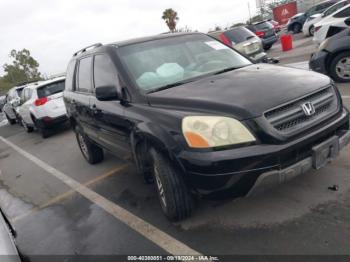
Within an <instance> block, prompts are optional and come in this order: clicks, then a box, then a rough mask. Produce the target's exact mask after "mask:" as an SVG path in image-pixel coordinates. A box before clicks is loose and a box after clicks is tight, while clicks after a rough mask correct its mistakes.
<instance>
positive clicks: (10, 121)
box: [5, 112, 16, 125]
mask: <svg viewBox="0 0 350 262" xmlns="http://www.w3.org/2000/svg"><path fill="white" fill-rule="evenodd" d="M5 116H6V119H7V121H8V122H9V123H10V125H14V124H16V119H11V118H9V116H8V115H7V114H6V112H5Z"/></svg>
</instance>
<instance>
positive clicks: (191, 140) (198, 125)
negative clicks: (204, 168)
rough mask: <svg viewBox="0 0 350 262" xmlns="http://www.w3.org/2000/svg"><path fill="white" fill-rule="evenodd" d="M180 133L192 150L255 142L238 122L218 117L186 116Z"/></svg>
mask: <svg viewBox="0 0 350 262" xmlns="http://www.w3.org/2000/svg"><path fill="white" fill-rule="evenodd" d="M182 133H183V135H184V136H185V139H186V141H187V144H188V145H189V146H190V147H193V148H210V147H218V146H226V145H234V144H241V143H248V142H253V141H255V137H254V136H253V135H252V134H251V133H250V132H249V130H248V129H247V128H246V127H245V126H244V125H243V124H242V123H241V122H240V121H238V120H236V119H233V118H229V117H218V116H187V117H185V118H184V119H183V120H182Z"/></svg>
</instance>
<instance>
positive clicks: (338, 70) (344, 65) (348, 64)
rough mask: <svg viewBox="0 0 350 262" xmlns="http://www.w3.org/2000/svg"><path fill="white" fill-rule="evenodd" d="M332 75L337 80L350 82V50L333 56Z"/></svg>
mask: <svg viewBox="0 0 350 262" xmlns="http://www.w3.org/2000/svg"><path fill="white" fill-rule="evenodd" d="M330 75H331V76H332V78H333V79H334V80H335V81H337V82H350V52H343V53H340V54H339V55H337V56H336V57H335V58H333V60H332V62H331V65H330Z"/></svg>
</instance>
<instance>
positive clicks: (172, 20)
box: [162, 8, 179, 33]
mask: <svg viewBox="0 0 350 262" xmlns="http://www.w3.org/2000/svg"><path fill="white" fill-rule="evenodd" d="M162 19H163V20H165V23H166V24H167V26H168V27H169V29H170V31H171V32H172V33H173V32H174V31H175V29H176V21H178V20H179V17H178V16H177V12H176V11H175V10H173V9H172V8H168V9H165V10H164V12H163V16H162Z"/></svg>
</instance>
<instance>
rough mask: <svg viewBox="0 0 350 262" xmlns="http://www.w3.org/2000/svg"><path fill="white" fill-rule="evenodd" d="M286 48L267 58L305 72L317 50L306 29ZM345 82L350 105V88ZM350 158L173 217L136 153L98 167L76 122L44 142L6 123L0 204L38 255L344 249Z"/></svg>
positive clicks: (21, 241) (24, 245)
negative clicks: (79, 139) (82, 146)
mask: <svg viewBox="0 0 350 262" xmlns="http://www.w3.org/2000/svg"><path fill="white" fill-rule="evenodd" d="M280 50H281V47H280V45H278V44H276V45H275V46H273V47H272V49H271V50H270V51H269V54H270V56H274V57H279V59H280V64H282V65H285V66H291V67H297V68H303V69H307V61H308V59H309V57H310V54H311V52H313V51H314V50H315V47H314V46H313V44H312V40H311V38H304V37H303V36H302V35H301V34H299V35H296V36H295V41H294V49H293V50H291V51H288V52H286V53H282V52H281V51H280ZM338 87H339V89H340V92H341V94H342V96H343V100H344V104H345V105H346V106H347V107H349V108H350V84H339V85H338ZM349 159H350V147H347V148H345V149H344V150H343V151H342V153H341V155H340V156H339V157H338V158H337V159H336V160H335V161H334V162H332V163H331V164H330V165H328V166H326V167H325V168H323V169H321V170H318V171H311V172H309V173H307V174H305V175H303V176H301V177H298V178H297V179H294V180H293V181H291V182H289V183H287V184H285V185H283V186H280V187H278V188H274V189H273V190H271V191H269V192H267V193H265V194H263V195H258V196H255V197H250V198H244V199H236V200H227V201H225V202H214V201H208V200H201V201H198V202H197V203H196V208H195V211H194V214H193V216H192V217H191V218H189V219H186V220H184V221H181V222H178V223H171V222H169V220H167V219H166V218H165V217H164V216H163V214H162V211H161V208H160V206H159V201H158V198H157V195H156V192H155V190H154V186H153V185H148V184H145V183H144V182H143V179H142V177H139V175H138V174H137V172H136V168H135V167H134V165H133V163H132V162H131V156H129V155H121V156H120V157H116V156H113V155H111V154H108V153H107V154H106V157H105V161H104V162H102V163H101V164H98V165H94V166H92V165H89V164H88V163H87V162H86V161H85V160H84V158H83V156H82V154H81V152H80V150H79V148H78V146H77V143H76V138H75V134H74V133H73V132H72V131H71V130H70V128H69V127H62V128H61V129H60V130H57V132H55V133H54V134H52V136H51V137H50V138H48V139H43V138H42V137H41V136H40V135H39V134H38V133H37V132H33V133H30V134H28V133H26V132H25V131H24V130H23V128H22V127H20V126H19V125H14V126H10V125H7V124H5V122H4V125H2V126H1V127H0V183H1V187H0V188H1V189H0V206H1V207H2V208H3V209H4V211H5V212H6V214H7V215H8V216H9V218H10V220H11V222H13V225H14V226H15V228H16V230H17V233H18V237H17V244H18V247H19V249H20V251H21V252H22V253H23V254H24V255H26V256H32V258H33V261H35V259H36V258H38V257H36V255H52V254H55V255H75V254H79V255H91V254H93V255H119V254H124V255H128V254H133V255H135V254H139V255H155V254H173V255H188V254H205V255H226V254H227V255H229V254H235V255H248V254H249V255H278V254H290V255H296V254H297V255H324V254H329V255H334V254H339V255H341V254H348V253H349V250H350V225H349V220H350V213H349V208H350V176H349V174H350V172H349V171H350V163H349V161H348V160H349ZM334 186H335V187H334ZM329 187H331V188H333V187H334V188H335V189H336V190H331V189H329Z"/></svg>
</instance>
